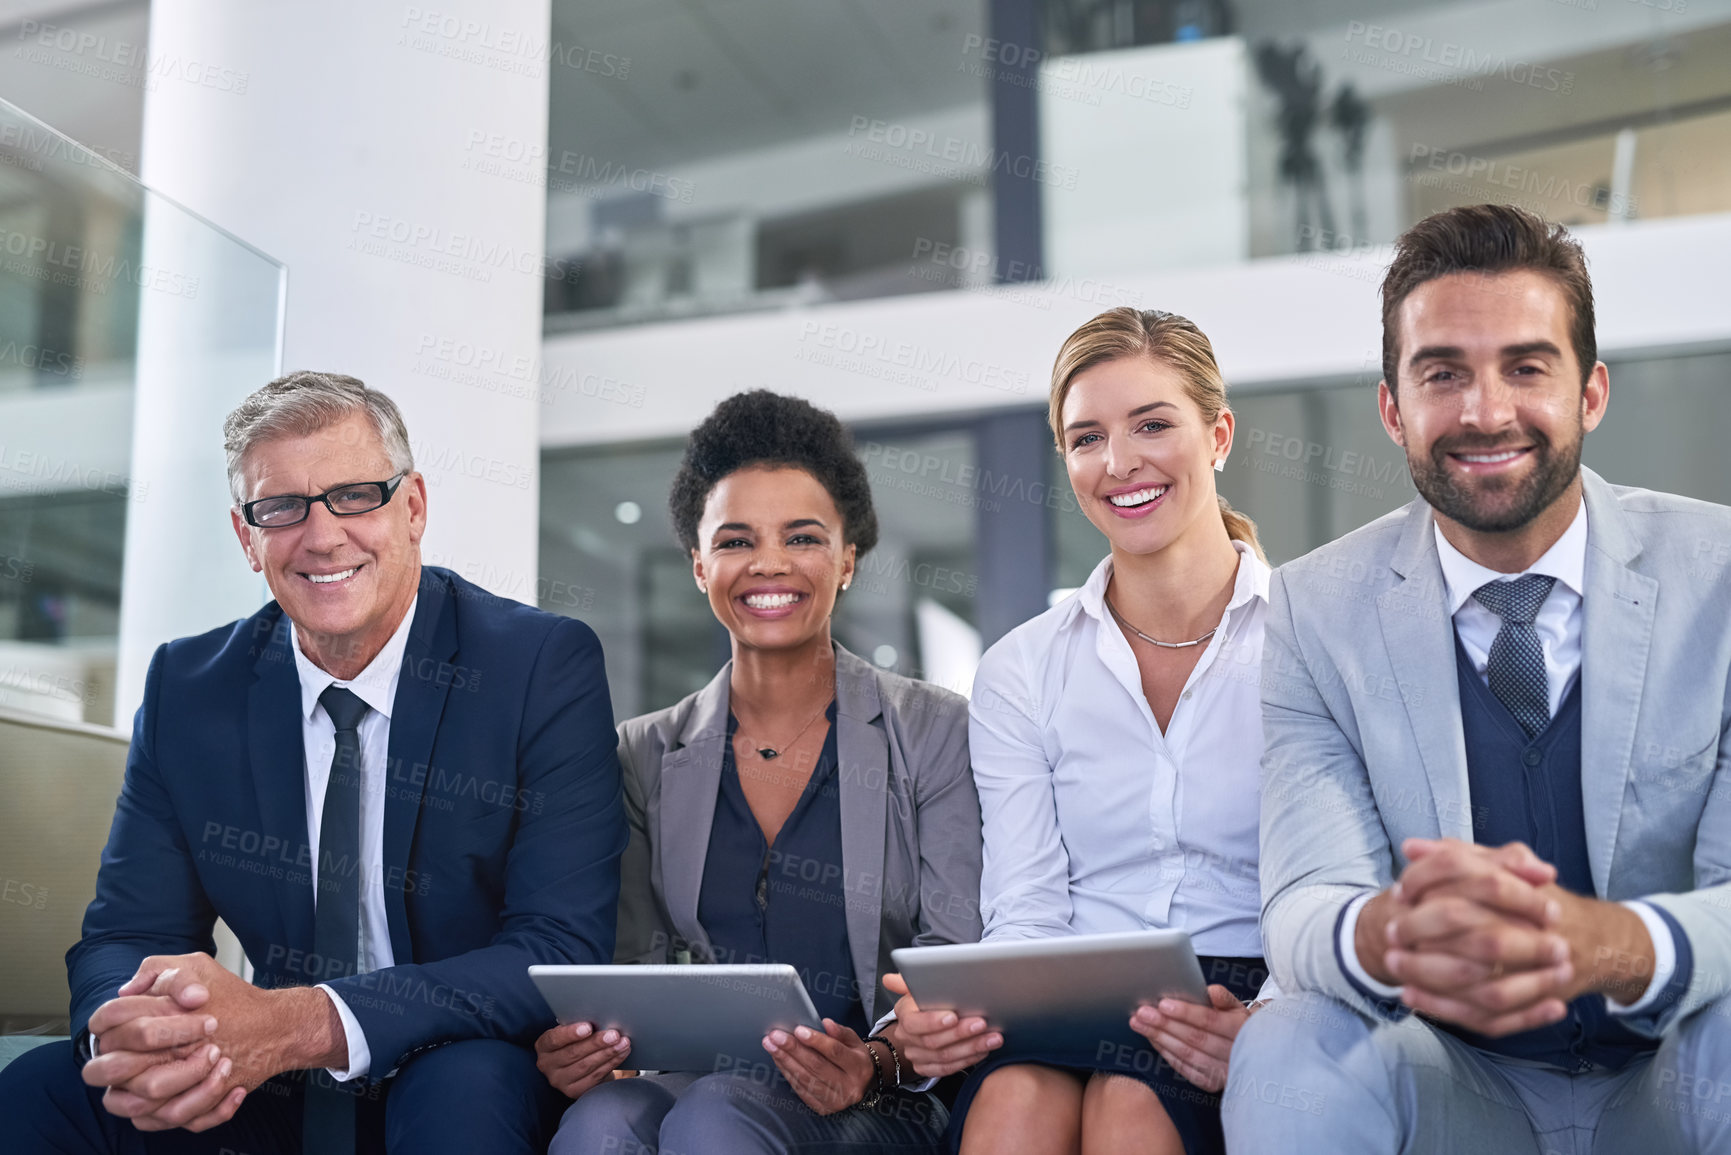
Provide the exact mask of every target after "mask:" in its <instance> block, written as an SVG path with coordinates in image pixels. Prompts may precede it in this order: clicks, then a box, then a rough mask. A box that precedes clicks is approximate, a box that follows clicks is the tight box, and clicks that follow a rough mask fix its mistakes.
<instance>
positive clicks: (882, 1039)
mask: <svg viewBox="0 0 1731 1155" xmlns="http://www.w3.org/2000/svg"><path fill="white" fill-rule="evenodd" d="M866 1042H868V1043H882V1044H883V1045H884V1046H886V1047H888V1048H889V1049H890V1061H891V1062H892V1063H894V1064H895V1067H896V1081H895V1082H893V1083H891V1084H890V1086H892V1087H899V1086H901V1085H902V1056H901V1052H900V1051H897V1050H896V1045H895V1044H894V1043H892V1042H890V1040H889V1036H888V1035H872V1036H871V1037H870V1038H868V1039H866ZM866 1050H868V1051H869V1050H871V1048H870V1047H867V1048H866ZM879 1075H880V1076H881V1075H882V1072H881V1071H880V1072H879Z"/></svg>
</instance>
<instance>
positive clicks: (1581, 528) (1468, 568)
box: [1431, 499, 1587, 617]
mask: <svg viewBox="0 0 1731 1155" xmlns="http://www.w3.org/2000/svg"><path fill="white" fill-rule="evenodd" d="M1431 531H1432V532H1433V533H1435V534H1436V550H1437V560H1438V561H1440V562H1441V563H1442V572H1443V586H1444V588H1445V590H1446V591H1447V593H1448V603H1449V616H1450V617H1453V616H1454V615H1455V614H1457V613H1459V612H1460V608H1461V607H1462V606H1464V605H1466V604H1467V599H1468V598H1470V597H1472V596H1473V592H1474V591H1475V590H1477V589H1478V588H1479V587H1480V586H1482V585H1484V584H1485V583H1486V582H1494V581H1498V580H1504V581H1512V580H1513V579H1515V578H1517V577H1520V576H1522V574H1543V575H1544V576H1546V577H1553V578H1556V579H1557V580H1558V581H1559V582H1561V583H1563V584H1564V585H1566V586H1568V587H1569V588H1570V589H1571V590H1573V591H1574V592H1575V593H1576V595H1578V596H1584V594H1585V588H1584V587H1585V586H1586V577H1585V575H1586V572H1587V503H1586V501H1585V499H1583V500H1582V501H1581V508H1580V509H1578V510H1576V511H1575V520H1574V521H1571V522H1570V523H1569V528H1568V529H1565V530H1564V531H1563V536H1562V537H1559V538H1558V539H1557V540H1556V541H1555V542H1553V543H1552V545H1551V548H1550V549H1547V550H1546V551H1545V552H1544V554H1543V555H1542V556H1541V557H1540V558H1539V560H1538V561H1535V562H1534V563H1533V564H1532V565H1530V566H1528V567H1527V568H1526V569H1524V570H1522V571H1521V573H1519V574H1512V573H1499V572H1498V571H1496V570H1494V569H1486V568H1485V567H1484V566H1482V565H1480V564H1479V563H1478V562H1476V561H1474V560H1473V559H1472V558H1470V557H1468V556H1467V555H1466V554H1464V553H1462V552H1461V551H1460V550H1458V549H1456V548H1455V547H1454V546H1453V544H1451V543H1450V542H1449V539H1448V538H1446V537H1444V536H1443V531H1442V527H1441V526H1439V525H1437V524H1436V521H1435V519H1432V521H1431Z"/></svg>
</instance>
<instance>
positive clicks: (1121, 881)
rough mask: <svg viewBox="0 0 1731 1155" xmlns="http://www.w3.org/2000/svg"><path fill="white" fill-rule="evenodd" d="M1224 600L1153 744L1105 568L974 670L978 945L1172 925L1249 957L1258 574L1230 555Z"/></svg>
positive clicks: (1256, 788)
mask: <svg viewBox="0 0 1731 1155" xmlns="http://www.w3.org/2000/svg"><path fill="white" fill-rule="evenodd" d="M1233 544H1234V547H1235V548H1236V549H1237V550H1238V553H1239V564H1238V575H1237V577H1236V579H1235V581H1234V584H1233V590H1232V599H1231V601H1230V602H1229V603H1228V604H1227V607H1226V612H1225V614H1224V615H1223V616H1222V618H1221V621H1220V625H1219V628H1218V629H1217V630H1216V631H1215V634H1214V636H1213V637H1212V638H1210V639H1209V640H1208V642H1207V648H1206V649H1205V650H1204V651H1203V653H1202V656H1201V658H1200V659H1199V660H1198V661H1197V663H1196V668H1195V669H1194V670H1193V671H1192V672H1191V674H1190V678H1189V680H1188V681H1187V682H1186V683H1185V686H1184V689H1183V691H1182V692H1181V693H1180V694H1179V697H1178V702H1177V705H1176V707H1175V708H1174V710H1173V711H1172V717H1171V719H1170V720H1169V722H1168V723H1167V727H1166V731H1165V733H1162V732H1161V730H1160V727H1159V725H1158V724H1157V723H1156V722H1155V720H1154V714H1153V711H1152V710H1151V709H1150V708H1149V706H1148V699H1147V697H1146V696H1145V695H1144V693H1143V690H1142V676H1141V672H1140V670H1139V669H1138V667H1137V665H1136V656H1135V654H1134V653H1133V652H1132V651H1131V649H1130V644H1129V642H1128V641H1126V640H1125V637H1124V634H1123V632H1122V631H1121V630H1120V629H1119V627H1118V624H1117V623H1116V622H1115V621H1113V620H1112V617H1111V613H1110V611H1109V610H1108V609H1107V608H1106V605H1105V593H1106V584H1107V582H1108V581H1109V580H1110V578H1111V575H1112V561H1111V559H1110V558H1107V559H1106V560H1104V561H1102V562H1101V563H1100V565H1099V566H1098V567H1096V568H1095V570H1094V573H1093V575H1092V576H1090V577H1089V579H1088V582H1087V584H1086V585H1085V586H1083V587H1082V588H1081V589H1080V590H1078V591H1077V592H1076V593H1075V594H1072V595H1071V596H1070V597H1068V598H1066V599H1065V600H1064V601H1062V602H1060V603H1059V604H1058V605H1056V606H1054V607H1053V608H1052V609H1050V610H1048V611H1046V612H1045V613H1043V614H1041V615H1040V616H1039V617H1037V618H1034V619H1033V620H1032V621H1029V622H1026V623H1024V624H1023V625H1021V626H1019V627H1017V628H1016V629H1015V630H1012V631H1011V632H1010V633H1009V634H1008V635H1006V636H1005V637H1004V638H1003V639H1001V640H1000V641H999V642H998V643H997V644H996V645H994V646H993V647H992V648H991V649H990V650H988V651H987V652H986V655H985V657H984V658H983V659H982V660H981V662H980V668H979V671H978V672H977V673H976V674H975V675H974V690H973V701H972V703H971V706H970V708H969V726H968V742H969V753H970V756H971V758H972V761H973V767H974V779H975V782H976V783H977V784H978V786H979V793H980V810H981V813H982V816H983V819H984V833H985V857H984V864H983V866H984V869H983V872H982V875H981V882H980V892H981V893H980V902H981V914H982V916H983V918H984V921H985V938H987V939H994V938H1043V937H1049V936H1056V935H1065V934H1092V933H1101V932H1107V931H1127V930H1143V929H1151V928H1170V929H1175V930H1184V931H1188V932H1189V933H1190V936H1191V941H1192V942H1193V944H1194V945H1195V948H1196V951H1197V953H1198V954H1204V955H1229V956H1244V957H1260V956H1261V955H1262V936H1261V933H1260V931H1259V929H1258V922H1257V920H1258V915H1259V913H1260V910H1261V900H1260V890H1259V886H1258V878H1257V850H1258V845H1257V821H1258V809H1259V797H1260V778H1261V769H1260V767H1261V760H1262V704H1261V693H1260V678H1261V670H1262V632H1263V626H1264V623H1265V621H1266V619H1267V615H1268V578H1269V568H1268V566H1267V565H1266V564H1265V563H1263V562H1262V561H1261V560H1259V559H1258V558H1257V557H1256V555H1255V553H1254V552H1252V551H1251V550H1250V549H1249V548H1248V547H1246V546H1245V545H1243V544H1242V543H1238V542H1234V543H1233Z"/></svg>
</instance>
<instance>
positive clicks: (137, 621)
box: [0, 101, 285, 725]
mask: <svg viewBox="0 0 1731 1155" xmlns="http://www.w3.org/2000/svg"><path fill="white" fill-rule="evenodd" d="M284 289H285V270H284V268H283V266H282V265H281V264H279V263H278V262H276V261H273V260H272V259H270V258H269V257H267V256H265V255H264V254H262V253H260V252H258V251H257V250H256V249H253V248H252V247H250V246H249V245H247V244H245V243H244V242H242V241H240V240H238V239H236V238H235V237H233V236H231V235H229V234H227V233H225V232H223V231H222V230H221V229H219V228H217V227H216V226H214V225H212V224H210V223H209V222H208V221H205V220H203V219H202V218H200V217H198V216H197V215H195V214H194V213H192V212H189V211H188V210H186V209H185V208H182V207H181V206H180V205H177V204H175V203H173V202H172V201H169V200H168V199H166V198H164V197H162V196H160V195H159V194H156V193H154V192H152V191H151V190H149V189H148V188H146V187H145V186H144V185H142V184H140V183H139V182H138V181H137V180H136V179H135V178H134V177H132V176H131V175H130V174H128V173H127V172H125V171H124V170H122V169H120V168H119V167H117V166H115V165H114V164H112V163H111V162H110V161H108V160H106V159H105V158H103V157H102V156H100V155H98V154H96V153H94V152H92V151H91V150H89V149H86V148H84V147H83V146H82V145H79V144H78V143H76V142H74V141H72V140H70V139H68V138H67V137H65V136H63V135H62V134H60V133H58V132H56V131H55V130H53V129H52V128H50V127H48V126H47V125H45V124H43V123H41V122H40V121H37V120H35V119H34V118H32V117H31V116H30V115H28V114H27V113H25V112H24V111H22V110H20V109H18V108H15V107H13V106H12V105H10V104H7V103H5V102H3V101H0V706H3V707H8V708H12V709H18V710H25V711H29V712H32V713H36V714H42V715H48V716H51V717H55V718H58V719H61V720H64V721H74V722H92V723H97V724H101V725H110V724H112V723H113V722H114V721H115V713H116V702H117V685H119V684H120V683H124V682H125V681H127V679H128V677H130V678H131V679H132V680H133V681H134V682H136V681H137V680H138V676H139V675H141V673H142V665H141V663H142V661H143V660H146V659H148V655H149V650H150V649H151V648H154V646H155V644H157V643H158V642H160V641H164V640H166V639H167V638H168V637H171V636H174V634H175V633H183V632H187V631H186V630H184V629H178V628H176V626H177V625H178V622H176V621H175V620H173V618H174V615H173V614H171V613H165V612H163V607H164V606H165V605H170V604H172V602H173V601H174V600H176V599H177V600H178V601H179V602H180V603H183V604H188V605H193V604H196V603H197V602H198V599H199V598H200V597H201V594H200V589H199V586H200V579H199V572H200V569H201V567H203V566H204V564H205V563H206V562H207V561H208V560H209V559H210V557H211V556H212V553H213V551H215V550H217V549H220V548H226V550H227V551H232V550H233V548H234V544H233V539H232V534H231V533H229V534H228V538H229V540H228V541H227V543H226V547H224V546H223V545H222V544H221V538H220V537H219V536H217V535H216V534H215V533H212V532H211V531H210V529H209V527H199V528H196V529H194V528H189V527H188V525H187V523H189V522H190V521H192V520H193V519H191V518H188V517H187V516H186V515H185V510H186V509H187V508H189V506H188V505H187V504H186V502H187V501H188V500H189V499H193V497H194V495H197V494H203V493H209V494H210V495H211V496H212V497H213V499H214V501H215V503H216V508H219V509H220V508H221V507H222V506H225V505H227V504H228V498H227V496H226V481H225V472H224V467H223V458H222V447H221V418H222V415H223V414H224V413H225V412H227V410H228V409H229V408H232V407H233V405H234V404H235V403H236V402H238V401H239V400H240V399H241V398H242V397H244V396H245V395H246V394H247V393H248V392H250V391H251V390H252V389H254V388H256V387H257V386H258V384H259V383H260V382H262V381H266V380H269V379H270V378H271V377H272V376H275V375H276V373H277V369H278V365H279V363H280V330H281V324H280V318H281V311H282V303H283V294H284ZM216 528H217V529H218V530H220V531H222V532H223V533H228V530H227V526H226V523H224V524H221V525H217V526H216ZM223 559H224V560H226V559H227V554H226V552H225V553H224V554H223ZM231 616H232V615H231ZM210 624H216V623H215V622H214V621H213V622H211V623H210ZM123 637H124V638H125V639H127V641H125V642H123ZM123 651H125V652H126V654H127V656H125V657H123ZM134 651H136V652H137V654H142V657H139V656H137V654H135V653H134ZM131 667H137V669H136V670H134V671H133V672H132V673H131V674H128V672H127V671H128V669H129V668H131ZM133 693H134V694H135V693H136V691H133ZM118 696H119V699H120V700H121V712H123V713H124V712H127V709H128V707H127V705H126V702H125V699H126V698H127V696H128V694H127V692H126V691H125V690H120V691H118ZM123 721H124V720H123Z"/></svg>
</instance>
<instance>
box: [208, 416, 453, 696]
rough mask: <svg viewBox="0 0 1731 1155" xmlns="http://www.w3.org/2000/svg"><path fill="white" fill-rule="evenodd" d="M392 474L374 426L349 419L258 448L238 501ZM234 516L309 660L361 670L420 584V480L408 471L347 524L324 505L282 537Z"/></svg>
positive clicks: (339, 672) (333, 669)
mask: <svg viewBox="0 0 1731 1155" xmlns="http://www.w3.org/2000/svg"><path fill="white" fill-rule="evenodd" d="M395 473H396V470H395V469H394V468H393V467H392V466H391V460H390V457H389V456H388V455H387V454H386V453H385V449H384V445H383V444H382V443H381V442H380V440H379V435H378V433H377V432H376V431H375V430H374V429H373V424H372V422H371V421H370V420H368V419H367V416H366V415H365V414H364V413H360V412H356V413H352V414H350V415H349V416H348V417H346V418H344V419H343V420H342V421H339V422H336V423H335V424H333V425H328V426H326V427H325V428H323V429H320V430H318V431H317V432H314V433H311V434H309V435H307V436H305V437H287V438H282V439H280V440H275V441H266V442H263V443H261V444H259V445H257V446H255V447H254V448H253V449H252V451H251V453H249V454H248V456H247V461H246V471H245V478H246V490H245V497H244V500H245V501H254V500H257V499H258V498H261V497H274V496H277V495H279V494H299V495H301V496H310V495H312V494H316V493H324V492H326V491H328V490H331V489H335V488H336V487H338V486H340V485H343V484H345V483H349V482H356V481H384V480H386V479H387V478H390V477H392V476H394V475H395ZM231 517H232V519H233V521H234V530H235V534H236V535H237V536H238V537H239V538H240V544H241V548H242V549H243V550H245V551H246V558H247V561H248V562H250V563H251V564H252V568H253V570H254V571H255V572H258V573H262V574H264V578H265V581H266V583H267V584H269V586H270V592H271V593H272V595H274V596H275V597H276V600H277V602H278V603H279V604H280V605H281V606H282V608H283V612H284V613H286V614H287V615H288V616H289V618H290V620H292V621H293V622H294V624H295V627H296V630H297V632H298V633H299V635H300V640H301V648H302V650H303V651H304V652H305V653H306V655H307V657H309V658H311V659H312V660H313V661H314V662H315V663H317V664H318V665H319V666H320V668H322V669H324V670H326V671H327V672H329V673H332V674H335V675H336V676H338V677H339V678H347V677H352V676H353V675H354V674H357V673H359V672H360V671H361V670H362V669H364V668H365V667H366V664H367V663H368V662H370V661H371V660H372V659H373V656H374V655H376V654H377V653H378V652H379V650H381V649H383V648H384V644H385V642H386V641H388V640H389V639H390V637H391V635H392V634H393V633H394V632H396V629H397V626H398V625H399V624H400V623H401V622H402V619H403V615H404V614H405V613H407V612H408V609H409V606H410V605H411V604H412V603H413V602H414V600H415V590H416V589H417V587H418V586H419V583H420V578H421V549H420V544H421V534H422V533H423V532H424V531H425V529H426V525H427V487H426V482H425V481H424V480H422V478H421V475H420V474H419V473H410V474H409V475H408V476H407V477H406V478H404V479H403V481H402V483H401V484H400V485H399V486H398V488H397V491H396V493H395V494H394V495H393V496H392V497H391V500H390V501H388V502H386V503H385V504H384V505H383V506H381V507H379V508H378V509H375V510H373V511H372V512H370V513H363V514H359V515H357V516H354V517H337V516H336V515H334V514H333V513H331V511H330V510H328V509H326V508H325V506H324V505H323V504H322V503H314V504H313V506H312V509H311V510H310V511H309V513H308V514H307V519H306V520H305V521H303V522H301V523H300V524H299V525H293V526H289V527H287V528H285V529H259V528H258V527H256V526H251V525H248V524H247V523H246V521H245V519H243V518H242V517H241V514H240V510H239V509H235V510H233V511H231Z"/></svg>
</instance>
